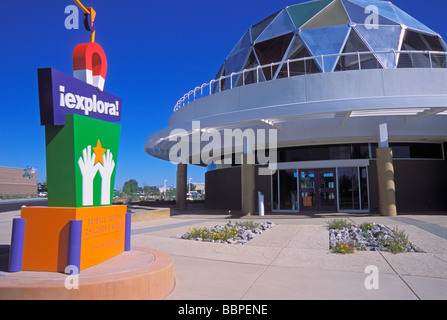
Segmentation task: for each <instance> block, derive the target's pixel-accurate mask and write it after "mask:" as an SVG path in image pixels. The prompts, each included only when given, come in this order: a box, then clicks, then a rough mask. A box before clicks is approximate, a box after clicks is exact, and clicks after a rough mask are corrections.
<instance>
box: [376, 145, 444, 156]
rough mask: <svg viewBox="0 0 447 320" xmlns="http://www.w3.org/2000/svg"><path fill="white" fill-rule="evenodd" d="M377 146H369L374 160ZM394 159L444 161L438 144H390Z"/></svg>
mask: <svg viewBox="0 0 447 320" xmlns="http://www.w3.org/2000/svg"><path fill="white" fill-rule="evenodd" d="M376 148H377V144H371V157H372V158H373V159H375V158H376ZM390 148H391V149H392V150H393V158H394V159H439V160H442V159H444V157H443V154H442V145H441V144H440V143H390Z"/></svg>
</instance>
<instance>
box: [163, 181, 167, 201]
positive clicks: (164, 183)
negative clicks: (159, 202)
mask: <svg viewBox="0 0 447 320" xmlns="http://www.w3.org/2000/svg"><path fill="white" fill-rule="evenodd" d="M166 181H168V180H167V179H165V181H164V182H163V192H164V197H163V198H164V199H163V200H166Z"/></svg>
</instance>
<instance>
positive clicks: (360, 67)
mask: <svg viewBox="0 0 447 320" xmlns="http://www.w3.org/2000/svg"><path fill="white" fill-rule="evenodd" d="M357 61H358V62H359V70H362V64H361V63H360V52H358V51H357Z"/></svg>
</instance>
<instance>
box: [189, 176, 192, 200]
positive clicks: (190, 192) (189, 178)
mask: <svg viewBox="0 0 447 320" xmlns="http://www.w3.org/2000/svg"><path fill="white" fill-rule="evenodd" d="M191 180H192V178H189V184H188V186H189V192H188V194H189V196H191Z"/></svg>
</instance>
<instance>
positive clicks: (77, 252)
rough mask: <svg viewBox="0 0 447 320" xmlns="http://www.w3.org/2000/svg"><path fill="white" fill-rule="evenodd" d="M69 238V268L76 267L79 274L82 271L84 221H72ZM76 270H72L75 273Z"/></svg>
mask: <svg viewBox="0 0 447 320" xmlns="http://www.w3.org/2000/svg"><path fill="white" fill-rule="evenodd" d="M68 237H69V239H68V259H67V266H75V267H77V271H78V272H79V271H80V270H81V239H82V220H70V234H69V236H68ZM75 270H76V269H75ZM75 270H73V269H72V271H73V273H74V271H75Z"/></svg>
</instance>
